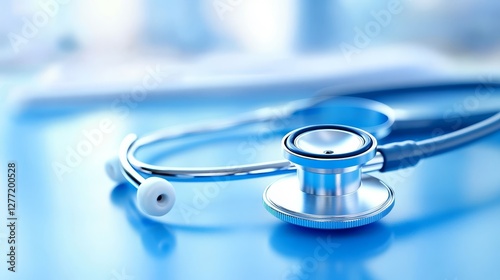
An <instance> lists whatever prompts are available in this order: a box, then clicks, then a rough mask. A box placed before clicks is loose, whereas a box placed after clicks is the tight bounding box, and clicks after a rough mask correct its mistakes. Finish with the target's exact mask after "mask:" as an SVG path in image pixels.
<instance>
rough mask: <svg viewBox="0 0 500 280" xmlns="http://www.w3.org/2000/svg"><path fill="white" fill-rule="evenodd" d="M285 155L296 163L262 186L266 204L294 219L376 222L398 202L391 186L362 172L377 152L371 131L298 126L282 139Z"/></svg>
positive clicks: (303, 222)
mask: <svg viewBox="0 0 500 280" xmlns="http://www.w3.org/2000/svg"><path fill="white" fill-rule="evenodd" d="M282 148H283V152H284V156H285V157H286V158H287V159H288V160H289V161H290V162H292V163H293V164H294V165H295V166H296V168H297V175H289V176H287V177H285V178H282V179H280V180H278V181H276V182H275V183H273V184H271V185H270V186H269V187H267V189H266V190H265V191H264V194H263V200H264V206H265V207H266V209H267V210H268V211H269V212H270V213H271V214H273V215H274V216H276V217H277V218H279V219H281V220H283V221H285V222H289V223H292V224H296V225H300V226H305V227H312V228H321V229H341V228H351V227H357V226H361V225H365V224H369V223H372V222H375V221H377V220H379V219H381V218H382V217H384V216H385V215H387V214H388V213H389V212H390V210H391V209H392V207H393V206H394V192H393V190H392V189H391V188H390V187H389V186H387V185H385V184H384V183H383V182H381V181H380V180H379V179H377V178H375V177H372V176H369V175H366V174H363V173H362V170H361V168H362V166H363V165H364V164H365V163H367V162H368V161H370V160H372V159H373V158H374V157H375V155H376V153H377V140H376V139H375V137H373V136H372V135H370V134H369V133H367V132H365V131H363V130H361V129H357V128H353V127H349V126H341V125H314V126H308V127H304V128H299V129H296V130H294V131H292V132H290V133H288V134H287V135H286V136H285V137H284V138H283V140H282Z"/></svg>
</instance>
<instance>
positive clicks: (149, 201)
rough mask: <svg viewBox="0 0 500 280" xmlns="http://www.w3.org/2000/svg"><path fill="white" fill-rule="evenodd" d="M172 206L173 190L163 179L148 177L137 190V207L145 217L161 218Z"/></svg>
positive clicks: (173, 202)
mask: <svg viewBox="0 0 500 280" xmlns="http://www.w3.org/2000/svg"><path fill="white" fill-rule="evenodd" d="M174 204H175V189H174V187H173V186H172V184H171V183H170V182H168V181H167V180H165V179H163V178H159V177H149V178H147V179H146V180H145V181H144V182H143V183H142V184H140V186H139V187H138V189H137V205H138V206H139V209H140V210H141V211H142V212H143V213H145V214H147V215H150V216H156V217H159V216H163V215H165V214H167V213H168V212H169V211H170V210H171V209H172V207H173V206H174Z"/></svg>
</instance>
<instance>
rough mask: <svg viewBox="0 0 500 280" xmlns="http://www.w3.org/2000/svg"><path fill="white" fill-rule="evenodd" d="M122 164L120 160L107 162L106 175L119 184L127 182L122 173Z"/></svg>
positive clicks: (114, 159)
mask: <svg viewBox="0 0 500 280" xmlns="http://www.w3.org/2000/svg"><path fill="white" fill-rule="evenodd" d="M121 168H122V167H121V164H120V160H119V159H118V158H113V159H110V160H108V161H107V162H106V174H108V177H109V178H110V179H111V180H113V181H115V182H116V183H118V184H121V183H124V182H127V179H126V178H125V176H123V174H122V171H121Z"/></svg>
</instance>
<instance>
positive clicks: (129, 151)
mask: <svg viewBox="0 0 500 280" xmlns="http://www.w3.org/2000/svg"><path fill="white" fill-rule="evenodd" d="M276 112H277V110H273V109H272V108H264V109H260V110H257V111H255V112H252V113H251V114H247V115H243V116H241V117H239V118H235V119H233V120H231V121H222V122H220V123H215V124H210V125H206V124H205V125H200V126H193V127H187V128H183V129H177V130H171V129H166V130H162V131H157V132H155V133H153V134H150V135H147V136H144V137H142V138H138V137H137V136H136V135H135V134H129V135H127V136H126V137H125V138H124V139H123V141H122V143H121V145H120V149H119V158H118V160H113V161H110V162H108V164H107V165H106V171H107V173H108V175H109V176H110V177H111V178H113V179H114V180H116V181H118V182H122V181H124V180H127V181H128V182H130V183H131V184H132V185H134V186H135V187H137V204H138V207H139V209H140V210H141V211H142V212H143V213H145V214H147V215H151V216H163V215H165V214H167V213H168V212H169V211H170V210H171V209H172V207H173V206H174V203H175V199H176V195H175V189H174V187H173V186H172V184H171V183H170V182H169V181H167V180H166V179H165V177H166V178H170V179H175V180H196V179H199V178H202V179H203V178H213V177H217V178H218V177H228V176H229V177H241V178H245V177H258V176H267V175H276V174H284V173H292V172H293V173H296V175H294V174H291V175H287V176H285V177H283V178H281V179H279V180H277V181H276V182H274V183H272V184H271V185H269V186H268V187H267V188H266V189H265V191H264V193H263V203H264V207H265V208H266V209H267V211H269V212H270V213H271V214H272V215H274V216H275V217H277V218H279V219H281V220H283V221H285V222H288V223H292V224H295V225H299V226H304V227H310V228H321V229H342V228H352V227H358V226H362V225H366V224H369V223H372V222H375V221H378V220H380V219H381V218H383V217H384V216H386V215H387V214H388V213H389V212H390V211H391V209H392V208H393V206H394V201H395V199H394V191H393V189H392V188H391V187H389V186H388V185H386V184H385V183H384V182H382V181H381V180H379V179H377V178H375V177H373V176H371V175H368V174H367V173H369V172H374V171H380V172H387V171H393V170H398V169H402V168H406V167H410V166H414V165H416V164H417V162H418V161H419V160H421V159H423V158H427V157H431V156H434V155H438V154H441V153H444V152H447V151H450V150H453V149H456V148H458V147H461V146H463V145H465V144H468V143H471V142H472V141H475V140H477V139H480V138H482V137H484V136H486V135H488V134H491V133H494V132H496V131H498V130H500V113H496V114H494V115H493V116H491V117H489V118H487V119H485V120H483V121H480V122H478V123H476V124H473V125H471V126H468V127H466V128H463V129H460V130H457V131H454V132H451V133H448V134H444V135H441V136H437V137H433V138H429V139H425V140H420V141H412V140H408V141H403V142H395V143H390V144H385V145H381V146H378V145H377V138H378V139H380V138H382V137H384V136H386V135H388V134H389V133H390V130H391V126H392V124H393V122H394V114H393V112H392V110H391V108H390V107H388V106H386V105H384V104H382V103H379V102H376V101H373V100H368V99H361V98H350V97H338V96H337V97H335V96H334V97H332V96H317V97H314V98H311V99H307V100H300V101H294V102H291V103H289V104H287V105H286V106H284V107H282V108H281V110H279V112H280V113H279V114H277V113H276ZM349 114H350V115H349ZM347 115H348V116H350V117H349V118H346V116H347ZM308 116H313V118H316V120H320V121H321V122H322V123H323V124H313V125H306V126H303V127H299V128H296V129H294V130H292V131H291V132H289V133H287V134H286V135H285V136H284V137H283V138H282V141H281V146H282V150H283V155H284V157H285V159H286V160H280V161H272V162H262V163H254V164H246V165H238V166H230V167H206V168H187V167H167V166H159V165H152V164H148V163H146V162H143V161H141V160H139V159H138V158H137V157H136V153H137V151H138V150H139V149H141V148H144V147H147V146H149V145H153V144H157V143H160V142H165V141H173V140H179V139H183V138H185V137H197V136H202V135H205V134H208V133H213V132H219V131H231V130H233V129H236V128H240V127H245V126H248V125H252V124H256V123H273V122H277V121H282V120H284V119H291V118H298V117H299V118H300V117H305V118H307V117H308ZM318 116H319V118H318ZM349 122H351V123H352V122H355V124H359V125H360V126H361V127H354V126H352V125H351V123H349ZM332 123H342V124H332Z"/></svg>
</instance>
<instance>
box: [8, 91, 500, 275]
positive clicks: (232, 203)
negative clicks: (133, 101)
mask: <svg viewBox="0 0 500 280" xmlns="http://www.w3.org/2000/svg"><path fill="white" fill-rule="evenodd" d="M306 94H307V93H305V92H303V93H301V92H297V93H295V94H294V95H292V96H291V95H286V94H280V93H276V94H274V95H268V96H264V95H258V96H254V97H248V96H247V97H241V96H239V97H230V96H225V97H214V98H209V97H207V96H205V97H200V98H198V99H193V98H186V99H183V98H172V99H169V98H168V97H167V98H165V99H155V100H149V99H146V100H145V101H143V102H141V103H140V104H138V106H137V107H135V108H133V110H130V113H129V114H128V115H127V116H125V117H124V116H120V115H118V114H116V112H114V111H113V110H109V109H108V108H109V106H106V104H104V105H103V106H100V107H97V108H83V109H82V110H75V111H69V112H64V111H62V112H55V113H54V112H53V113H47V114H34V113H32V112H31V111H21V112H14V111H13V110H10V108H5V109H6V111H4V113H3V116H6V117H3V121H2V125H3V127H2V132H1V133H2V143H3V145H2V146H3V148H2V149H3V151H4V152H2V155H1V158H0V159H1V160H2V161H1V165H2V166H3V168H2V169H5V165H6V163H7V162H8V161H11V160H12V161H15V162H16V164H17V166H18V192H17V200H18V205H17V206H18V207H17V216H18V218H19V220H18V231H17V240H18V244H19V245H18V247H17V256H18V262H17V270H18V271H17V272H16V273H15V274H12V273H8V272H7V264H6V263H5V262H2V264H1V265H0V276H1V277H0V278H1V279H496V278H498V277H499V276H500V273H499V272H498V260H499V259H500V241H499V238H498V236H500V223H499V222H498V217H500V172H498V166H500V134H498V133H497V134H496V135H493V136H490V137H487V138H485V139H483V140H481V141H480V142H477V143H475V144H473V145H470V146H468V147H465V148H462V149H459V150H457V151H454V152H452V153H449V154H445V155H441V156H438V157H436V158H432V159H426V160H424V161H422V162H421V163H419V165H417V167H415V168H412V169H409V170H404V171H401V172H395V173H388V174H378V173H375V176H376V177H379V178H383V179H384V180H385V182H386V183H388V184H389V185H391V187H393V188H394V189H395V191H396V204H395V206H394V209H393V211H392V212H391V213H390V214H389V215H388V216H387V217H386V218H384V219H383V220H381V221H380V222H378V223H375V224H372V225H368V226H365V227H361V228H356V229H349V230H339V231H322V230H311V229H304V228H300V227H296V226H292V225H288V224H284V223H283V222H281V221H279V220H277V219H276V218H274V217H273V216H271V215H270V214H268V213H267V212H266V211H265V209H264V207H263V206H262V200H261V196H262V192H263V190H264V189H265V187H266V186H267V185H268V184H270V183H272V182H273V181H274V180H276V179H277V177H265V178H258V179H251V180H235V181H220V182H211V181H208V182H201V183H196V184H195V183H183V182H175V183H174V185H175V187H176V191H177V197H178V201H177V204H176V205H175V206H174V209H173V211H172V212H171V213H170V214H169V215H168V216H167V217H165V218H161V219H157V220H150V219H148V218H145V217H143V216H142V215H141V213H140V212H139V211H138V210H137V206H136V202H135V189H134V188H133V187H131V186H129V185H126V184H123V185H116V184H115V183H114V182H112V181H111V180H110V179H108V178H107V176H106V174H105V171H104V163H105V161H106V160H107V159H109V158H111V157H113V156H114V155H115V154H116V151H117V148H118V144H119V142H120V141H121V139H122V137H123V136H124V135H126V134H127V133H129V132H136V133H138V134H143V133H147V132H150V131H153V130H156V129H158V128H162V127H165V126H175V125H183V124H185V123H187V122H189V123H191V122H202V121H207V120H209V119H217V118H223V117H230V116H232V115H234V114H237V113H239V112H242V111H246V110H249V109H251V108H255V107H259V106H261V105H270V104H276V103H279V102H280V101H286V100H290V99H295V98H298V97H303V96H305V95H306ZM378 98H379V99H383V100H384V102H386V103H388V104H389V105H391V106H392V107H393V108H396V109H397V108H398V105H401V107H400V108H404V106H406V104H402V103H401V104H400V101H399V99H400V98H401V96H394V97H392V98H391V97H390V96H383V97H378ZM426 98H431V97H428V96H427V97H425V96H422V97H421V101H422V102H424V104H425V102H427V104H428V101H427V100H429V99H426ZM439 101H440V102H439V104H440V105H439V106H441V107H437V109H439V110H445V109H446V108H448V106H453V104H454V102H455V101H449V102H448V103H447V102H446V100H442V99H439ZM391 102H392V103H391ZM434 105H436V106H438V105H437V103H435V104H434ZM439 110H437V111H439ZM103 119H110V120H112V124H113V129H112V130H111V131H110V132H101V135H102V137H101V138H99V137H96V138H95V139H94V140H95V142H96V143H97V144H95V145H94V144H93V145H92V146H91V148H89V149H90V151H88V153H86V154H85V155H80V160H76V159H74V158H73V159H71V160H72V161H73V164H74V166H73V167H69V168H68V169H69V171H67V172H65V173H64V174H62V175H61V176H58V175H57V172H55V170H54V167H53V164H54V162H57V163H61V164H65V165H67V158H68V155H69V154H71V153H72V152H71V151H72V150H76V149H78V147H79V146H81V145H82V144H81V143H82V142H84V141H85V140H86V139H88V138H86V136H85V135H86V134H91V132H92V131H94V132H95V130H96V129H99V123H100V122H101V121H102V120H103ZM422 133H427V132H422ZM422 133H420V134H418V133H415V132H414V134H411V136H410V137H415V138H418V137H424V136H427V135H423V134H422ZM396 137H398V138H401V136H400V135H396V136H393V138H396ZM98 138H99V139H98ZM97 140H99V141H97ZM388 140H390V138H389V139H387V141H388ZM276 141H279V139H274V138H272V137H269V138H267V137H265V138H258V137H256V136H255V135H253V136H252V135H250V136H248V137H238V138H235V139H232V140H231V139H228V140H226V141H221V142H210V143H209V144H208V145H206V146H203V145H199V146H196V147H192V148H191V149H185V150H184V151H183V152H182V153H181V152H177V153H172V154H171V157H170V158H168V159H155V160H157V162H159V163H171V164H175V165H178V166H183V165H184V166H201V165H208V164H210V165H232V164H241V163H246V162H254V161H259V160H268V159H273V158H280V157H281V151H280V150H279V149H277V148H276ZM242 147H244V149H242ZM278 147H279V145H278ZM80 148H81V147H80ZM184 148H186V147H184ZM188 148H189V147H188ZM159 149H160V148H159ZM151 153H152V154H154V151H153V152H151ZM235 155H236V158H235ZM2 174H4V173H3V171H2ZM3 176H4V175H3ZM3 178H5V177H3ZM2 189H3V191H1V194H0V199H2V203H1V204H0V206H1V207H2V209H0V211H1V212H2V213H4V214H3V215H0V217H3V216H5V215H6V214H5V213H6V212H5V211H6V209H5V204H4V202H3V201H5V197H6V192H5V188H2ZM4 221H5V220H4ZM3 223H4V222H2V224H3ZM6 237H7V231H6V228H5V227H4V226H2V227H1V229H0V253H1V254H2V255H3V256H4V257H2V259H5V254H6Z"/></svg>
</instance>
